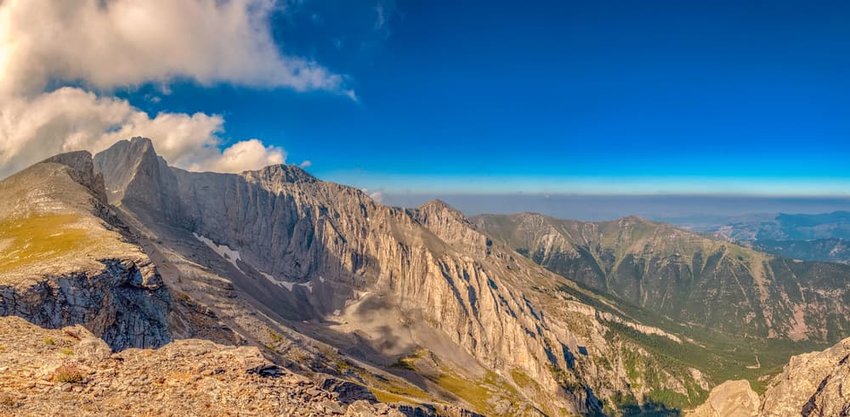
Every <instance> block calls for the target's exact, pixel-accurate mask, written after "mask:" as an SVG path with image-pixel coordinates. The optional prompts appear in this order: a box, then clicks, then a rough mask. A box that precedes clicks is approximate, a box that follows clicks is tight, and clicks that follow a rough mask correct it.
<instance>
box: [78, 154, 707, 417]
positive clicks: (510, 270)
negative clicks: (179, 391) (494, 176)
mask: <svg viewBox="0 0 850 417" xmlns="http://www.w3.org/2000/svg"><path fill="white" fill-rule="evenodd" d="M128 150H135V151H133V152H130V151H128ZM95 165H96V166H97V167H99V172H100V173H102V174H103V175H104V177H105V184H106V189H107V190H109V196H110V202H111V203H113V204H115V205H116V206H117V207H119V209H120V211H121V212H122V213H123V214H122V215H124V216H126V218H127V219H128V222H129V223H131V224H133V225H134V227H137V228H138V229H139V230H140V231H141V232H140V234H141V235H142V236H146V238H145V242H146V243H145V246H146V248H148V247H149V248H150V250H149V252H150V253H155V254H157V255H156V258H157V263H158V265H160V266H161V268H165V269H168V270H174V271H175V273H176V275H178V276H181V277H183V278H182V281H181V282H177V281H175V282H174V285H175V286H181V285H182V286H183V287H182V288H186V291H187V292H188V293H191V294H192V295H193V296H196V297H198V299H204V298H206V299H207V301H205V302H204V304H207V305H219V306H220V305H223V301H222V299H221V298H216V299H214V300H213V299H210V298H209V297H210V295H209V293H210V291H209V290H207V291H204V292H202V291H199V290H198V289H200V288H202V287H206V288H209V286H210V285H215V286H218V285H220V284H213V283H214V282H220V281H218V280H223V281H225V282H228V283H231V284H232V285H233V286H234V288H235V290H236V294H237V297H238V299H239V300H244V301H245V303H244V304H239V305H237V304H238V302H233V303H231V302H230V301H226V302H227V303H230V304H228V305H229V306H230V307H228V308H222V309H219V310H218V311H217V314H219V315H220V316H223V317H224V316H227V317H230V318H231V319H232V320H233V322H234V323H235V324H234V327H241V328H243V329H244V330H245V331H244V332H243V333H241V334H242V336H243V337H245V338H247V339H249V340H258V341H261V343H264V344H268V343H269V342H274V340H271V341H269V340H268V338H267V337H264V335H263V333H266V332H268V328H269V327H268V326H272V327H274V328H288V329H292V330H294V331H295V332H296V333H299V334H305V335H310V337H315V338H317V339H320V340H322V341H323V342H325V343H328V344H330V345H332V346H336V347H338V348H339V349H340V352H341V353H342V354H343V355H345V356H348V357H352V358H355V359H357V360H359V361H364V362H365V363H368V364H370V365H372V366H378V367H380V368H382V369H385V370H389V371H391V372H392V373H394V374H396V375H398V376H401V377H403V378H405V379H406V380H407V381H408V382H410V383H414V385H415V386H416V387H417V388H418V389H422V390H425V391H426V392H428V393H429V395H436V396H438V397H442V398H452V397H453V398H455V400H454V401H460V402H461V403H462V404H466V405H467V406H469V407H471V408H475V409H477V410H481V411H484V412H486V413H488V414H494V415H496V414H503V415H517V414H521V413H526V414H528V413H532V414H533V413H540V412H545V413H548V414H550V415H552V414H554V415H557V414H565V413H582V414H587V413H591V414H592V413H601V412H603V410H609V411H610V412H614V413H617V412H619V411H618V410H619V407H620V406H621V405H622V403H621V402H622V401H625V402H627V403H628V402H631V403H633V404H638V406H639V405H640V404H641V403H642V402H643V401H648V400H649V397H648V396H649V395H650V394H651V393H653V392H661V391H663V392H672V393H675V395H677V396H680V397H682V398H684V399H685V401H686V402H687V401H688V399H691V398H693V399H696V398H697V397H698V395H699V394H698V392H700V390H702V389H705V388H707V385H706V381H704V380H702V379H701V377H699V376H697V375H698V372H696V373H695V372H694V371H693V370H691V369H689V368H688V367H687V366H686V365H682V364H677V365H676V366H671V367H668V368H667V369H664V370H658V371H654V370H653V371H651V372H652V375H648V374H646V373H645V372H646V370H647V369H651V368H652V367H653V366H655V365H656V364H658V363H660V362H659V361H661V360H662V359H660V358H659V357H658V356H657V355H658V353H657V352H656V351H654V350H648V349H642V348H640V346H638V345H635V344H636V343H637V342H636V341H635V339H634V338H629V337H626V336H624V335H623V333H622V332H620V331H619V329H620V328H621V326H623V325H621V324H620V325H618V327H617V330H612V329H610V328H609V323H611V322H616V321H617V320H616V319H612V320H605V319H602V318H600V316H599V315H597V310H596V308H595V307H593V306H590V305H586V304H584V302H583V301H581V300H579V299H578V298H576V295H574V294H572V293H571V292H570V291H573V290H575V291H580V290H578V289H575V288H572V289H570V290H569V291H564V290H563V289H562V287H563V286H564V280H563V279H562V278H560V277H558V276H556V275H553V274H552V273H550V272H548V271H546V270H545V269H542V268H540V267H538V266H537V265H535V264H534V263H533V262H530V261H529V260H527V259H525V258H524V257H522V256H518V255H517V254H516V253H515V252H513V250H511V248H509V247H508V246H505V245H504V244H502V243H499V242H494V241H493V240H492V239H490V238H489V237H488V236H487V235H486V234H484V233H482V232H481V231H479V230H478V229H477V228H476V227H475V226H474V225H473V224H471V223H470V222H469V221H468V220H467V219H465V218H464V217H463V216H462V215H461V214H460V213H459V212H457V211H456V210H454V209H452V208H450V207H448V206H447V205H445V204H443V203H441V202H432V203H429V204H426V205H424V206H423V207H421V208H419V209H416V210H406V209H400V208H392V207H386V206H383V205H380V204H378V203H376V202H374V201H373V200H372V199H370V198H369V197H368V196H367V195H365V194H364V193H362V192H361V191H359V190H356V189H353V188H350V187H345V186H341V185H338V184H333V183H328V182H324V181H320V180H317V179H316V178H314V177H312V176H311V175H309V174H308V173H306V172H304V171H303V170H300V169H298V168H296V167H292V166H285V165H280V166H271V167H267V168H265V169H263V170H259V171H252V172H245V173H242V174H238V175H235V174H217V173H193V172H187V171H183V170H179V169H175V168H171V167H168V166H167V164H166V163H164V162H163V161H162V160H161V159H160V158H158V157H157V156H156V154H155V151H154V150H153V148H152V146H151V144H150V142H149V141H147V140H145V139H141V138H137V139H134V140H132V141H127V142H121V143H119V144H117V145H116V146H115V147H113V148H111V149H109V150H107V151H105V152H103V153H101V154H98V155H97V156H96V157H95ZM119 166H126V167H135V168H134V169H135V170H134V172H132V173H131V174H127V173H123V172H122V173H121V175H113V174H111V173H112V172H113V171H115V169H114V167H119ZM147 201H150V202H152V203H151V204H145V202H147ZM161 202H167V203H161ZM164 211H167V213H166V212H164ZM197 265H206V267H204V268H199V267H197ZM166 275H171V274H166ZM213 276H215V277H216V278H215V279H214V280H213V279H212V278H211V277H213ZM187 277H190V278H191V277H193V278H192V282H195V283H196V284H193V285H194V290H193V289H192V288H190V285H189V284H187V281H188V280H187V279H186V278H187ZM200 277H209V278H204V279H202V278H200ZM244 309H254V310H256V309H259V310H260V311H263V312H264V313H265V314H267V315H268V318H269V319H270V320H271V321H266V322H264V323H262V324H259V323H256V321H254V320H252V319H251V318H249V317H247V316H248V315H247V314H242V313H240V312H239V311H240V310H244ZM608 313H609V314H612V315H617V312H616V311H614V312H608ZM611 317H613V316H611ZM620 321H624V322H627V321H629V320H627V319H624V318H620ZM249 322H250V323H254V324H247V323H249ZM238 323H241V324H238ZM270 323H271V324H270ZM625 327H628V326H625ZM629 328H630V329H641V327H639V326H633V327H629ZM252 329H253V330H252ZM637 333H639V334H642V333H641V332H640V331H637ZM648 337H661V338H665V336H658V335H649V336H648ZM277 350H278V351H279V350H281V349H277ZM624 355H627V356H628V359H627V358H625V357H624ZM400 364H402V365H400ZM630 367H631V368H633V370H632V371H631V372H629V371H628V370H627V368H630ZM464 379H465V380H467V381H470V382H469V383H468V384H467V386H463V384H461V385H457V384H456V383H455V381H457V380H464ZM702 387H705V388H702ZM397 392H398V391H396V393H397Z"/></svg>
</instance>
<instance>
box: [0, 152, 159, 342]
mask: <svg viewBox="0 0 850 417" xmlns="http://www.w3.org/2000/svg"><path fill="white" fill-rule="evenodd" d="M0 195H2V196H3V199H2V201H0V226H2V227H0V246H2V247H4V248H5V249H4V250H3V252H2V254H0V296H2V298H0V315H3V316H5V315H17V316H20V317H23V318H26V319H27V320H29V321H31V322H33V323H36V324H38V325H40V326H44V327H49V328H58V327H62V326H67V325H73V324H83V325H85V326H87V328H89V329H90V330H91V331H93V332H95V333H96V334H98V335H99V336H101V337H103V338H104V340H106V341H107V343H109V345H110V346H111V347H112V348H113V349H116V350H117V349H124V348H128V347H156V346H161V345H163V344H165V343H168V342H169V341H171V339H172V334H171V332H170V330H169V326H168V320H169V316H170V314H171V309H170V302H169V295H168V293H167V291H166V289H165V288H163V285H162V279H161V276H160V275H159V273H158V271H157V269H156V266H155V265H153V263H152V262H151V261H150V259H149V258H148V257H147V256H146V255H145V254H144V252H143V251H142V250H141V249H140V248H139V247H138V246H137V245H135V244H133V243H132V242H130V241H129V240H128V239H127V236H126V235H125V230H124V229H125V226H123V225H122V224H121V223H120V221H119V220H118V219H117V218H116V217H115V214H114V213H113V212H111V209H110V208H109V207H108V205H107V202H106V199H105V195H104V192H103V178H102V177H101V176H99V175H95V174H94V170H93V165H92V160H91V155H90V154H88V153H86V152H76V153H71V154H64V155H59V156H57V157H54V158H50V159H48V160H46V161H44V162H42V163H40V164H37V165H35V166H33V167H30V168H29V169H27V170H24V171H23V172H21V173H18V174H17V175H14V176H12V177H10V178H7V179H6V180H3V181H2V182H0Z"/></svg>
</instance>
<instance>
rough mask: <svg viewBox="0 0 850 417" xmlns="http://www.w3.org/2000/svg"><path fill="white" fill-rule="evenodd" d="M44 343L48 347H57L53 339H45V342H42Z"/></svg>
mask: <svg viewBox="0 0 850 417" xmlns="http://www.w3.org/2000/svg"><path fill="white" fill-rule="evenodd" d="M42 342H44V344H45V345H47V346H55V345H56V340H54V339H53V338H52V337H45V338H44V340H42Z"/></svg>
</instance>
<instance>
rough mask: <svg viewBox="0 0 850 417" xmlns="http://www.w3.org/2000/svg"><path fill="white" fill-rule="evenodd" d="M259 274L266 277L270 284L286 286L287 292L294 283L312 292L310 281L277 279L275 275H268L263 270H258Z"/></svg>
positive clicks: (290, 290)
mask: <svg viewBox="0 0 850 417" xmlns="http://www.w3.org/2000/svg"><path fill="white" fill-rule="evenodd" d="M260 274H261V275H262V276H264V277H266V279H267V280H269V282H271V283H272V284H275V285H278V286H281V287H283V288H286V289H287V290H289V292H292V289H293V288H294V287H295V286H296V285H300V286H302V287H304V288H307V289H308V290H310V292H311V293H312V292H313V283H312V282H295V281H284V280H282V279H277V278H275V277H273V276H271V275H269V274H267V273H265V272H260Z"/></svg>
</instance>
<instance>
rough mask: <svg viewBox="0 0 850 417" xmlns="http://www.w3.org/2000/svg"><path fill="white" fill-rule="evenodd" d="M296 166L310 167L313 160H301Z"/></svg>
mask: <svg viewBox="0 0 850 417" xmlns="http://www.w3.org/2000/svg"><path fill="white" fill-rule="evenodd" d="M298 166H299V167H301V168H310V167H311V166H313V162H311V161H310V160H309V159H306V160H304V161H302V162H301V164H300V165H298Z"/></svg>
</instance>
